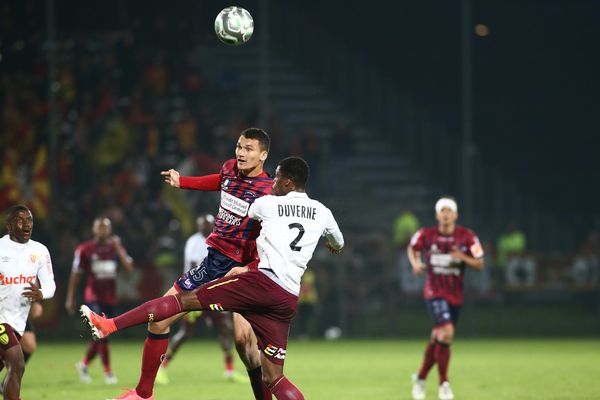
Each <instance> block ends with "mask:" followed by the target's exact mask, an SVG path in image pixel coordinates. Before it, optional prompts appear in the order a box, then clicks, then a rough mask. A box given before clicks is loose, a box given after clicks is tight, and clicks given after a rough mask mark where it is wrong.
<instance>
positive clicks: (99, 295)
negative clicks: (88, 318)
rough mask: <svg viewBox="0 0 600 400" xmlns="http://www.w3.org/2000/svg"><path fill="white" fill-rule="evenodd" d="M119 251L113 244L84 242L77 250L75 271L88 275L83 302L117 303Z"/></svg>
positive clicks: (74, 263) (74, 264)
mask: <svg viewBox="0 0 600 400" xmlns="http://www.w3.org/2000/svg"><path fill="white" fill-rule="evenodd" d="M117 257H118V256H117V251H116V249H115V246H114V244H113V243H112V242H107V243H104V244H98V243H96V242H95V241H93V240H88V241H86V242H83V243H82V244H80V245H79V246H77V249H76V250H75V257H74V259H73V271H85V272H86V273H87V278H86V283H85V290H84V295H83V301H84V302H86V303H88V304H89V303H102V304H107V305H111V306H114V305H115V304H116V303H117V296H116V288H117V265H118V263H117Z"/></svg>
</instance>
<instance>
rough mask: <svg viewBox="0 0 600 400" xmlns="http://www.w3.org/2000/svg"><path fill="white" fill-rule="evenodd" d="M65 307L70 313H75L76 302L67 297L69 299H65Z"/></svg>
mask: <svg viewBox="0 0 600 400" xmlns="http://www.w3.org/2000/svg"><path fill="white" fill-rule="evenodd" d="M65 309H66V310H67V313H68V314H69V315H73V314H75V302H74V301H73V299H67V301H65Z"/></svg>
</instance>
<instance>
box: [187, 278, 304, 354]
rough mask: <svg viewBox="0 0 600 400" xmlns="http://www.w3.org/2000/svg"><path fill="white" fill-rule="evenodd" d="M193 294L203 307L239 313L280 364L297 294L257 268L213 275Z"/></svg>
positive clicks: (259, 344)
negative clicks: (236, 273) (244, 271)
mask: <svg viewBox="0 0 600 400" xmlns="http://www.w3.org/2000/svg"><path fill="white" fill-rule="evenodd" d="M196 296H197V297H198V300H199V301H200V304H202V308H203V309H205V310H213V311H225V310H227V311H235V312H237V313H240V314H242V315H243V316H244V318H246V319H247V320H248V322H250V325H252V329H253V330H254V333H255V334H256V337H257V339H258V346H259V347H260V349H261V350H262V351H263V352H264V353H265V355H266V356H267V357H268V359H269V360H270V361H271V362H273V363H275V364H279V365H283V362H284V361H285V353H286V348H287V342H288V334H289V331H290V323H291V322H292V318H293V317H294V315H295V314H296V308H297V306H298V296H295V295H293V294H291V293H289V292H288V291H286V290H285V289H283V288H282V287H281V286H279V285H278V284H277V283H275V281H273V280H272V279H271V278H269V277H268V276H266V275H265V274H264V273H262V272H259V271H252V272H247V273H245V274H239V275H235V276H231V277H223V278H219V279H215V280H214V281H211V282H209V283H207V284H205V285H202V286H201V287H199V288H198V289H197V290H196Z"/></svg>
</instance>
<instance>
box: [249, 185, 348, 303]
mask: <svg viewBox="0 0 600 400" xmlns="http://www.w3.org/2000/svg"><path fill="white" fill-rule="evenodd" d="M248 215H249V216H250V218H253V219H258V220H260V221H261V226H262V229H261V231H260V235H259V236H258V238H257V239H256V247H257V249H258V256H259V258H260V262H259V264H258V268H259V269H267V270H268V269H270V270H272V271H273V273H274V274H275V275H276V276H277V278H278V279H279V281H280V282H281V284H283V286H284V287H285V288H287V290H288V291H289V292H291V293H294V294H296V295H298V294H299V293H300V279H301V278H302V275H303V274H304V271H305V270H306V264H308V262H309V261H310V259H311V257H312V255H313V252H314V251H315V248H316V247H317V243H318V242H319V238H321V236H326V237H327V238H328V240H329V242H330V243H331V244H332V246H333V247H334V248H336V249H341V248H342V247H343V246H344V237H343V236H342V232H341V231H340V228H339V227H338V224H337V222H336V221H335V218H333V214H332V213H331V211H330V210H329V209H328V208H327V207H325V206H324V205H323V204H321V203H320V202H318V201H317V200H313V199H311V198H310V197H308V195H307V194H306V193H300V192H290V193H288V194H287V195H285V196H273V195H268V196H263V197H260V198H258V199H256V200H255V201H254V203H253V204H252V205H251V206H250V210H249V211H248Z"/></svg>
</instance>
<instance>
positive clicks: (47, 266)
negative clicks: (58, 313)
mask: <svg viewBox="0 0 600 400" xmlns="http://www.w3.org/2000/svg"><path fill="white" fill-rule="evenodd" d="M38 279H39V282H40V285H41V290H42V294H43V296H44V299H48V298H50V297H52V296H54V291H55V290H56V284H55V283H54V273H53V272H52V261H51V260H50V253H49V252H48V249H47V248H46V246H44V245H43V244H41V243H40V242H36V241H35V240H29V241H27V243H18V242H15V241H13V240H11V239H10V237H9V236H8V235H4V236H3V237H2V238H0V322H2V323H7V324H9V325H10V326H12V327H13V329H14V330H15V331H17V332H19V334H21V335H22V334H23V332H24V330H25V323H26V322H27V317H28V315H29V309H30V307H31V300H30V299H27V298H25V297H23V295H22V294H23V291H24V290H26V289H27V288H29V286H30V283H36V282H37V280H38Z"/></svg>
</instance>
